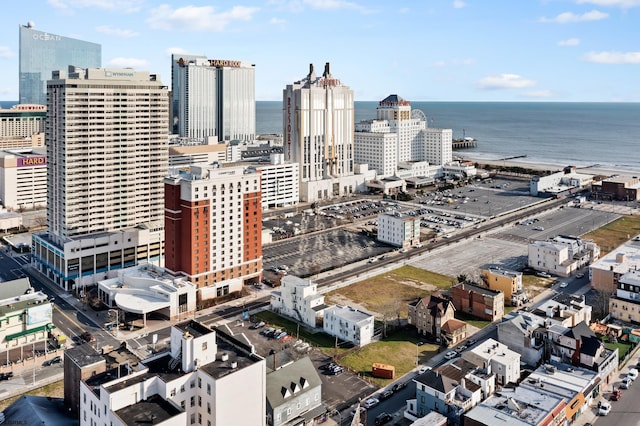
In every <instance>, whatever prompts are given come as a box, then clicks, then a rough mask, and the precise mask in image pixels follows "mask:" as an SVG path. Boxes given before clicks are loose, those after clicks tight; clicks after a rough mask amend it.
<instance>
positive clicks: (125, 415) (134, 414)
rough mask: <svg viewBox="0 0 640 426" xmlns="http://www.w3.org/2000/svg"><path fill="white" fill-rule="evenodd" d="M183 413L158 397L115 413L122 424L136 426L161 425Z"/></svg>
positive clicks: (154, 396) (153, 396) (155, 396)
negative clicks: (146, 425)
mask: <svg viewBox="0 0 640 426" xmlns="http://www.w3.org/2000/svg"><path fill="white" fill-rule="evenodd" d="M183 412H184V411H183V410H182V409H180V408H179V407H177V406H175V405H173V403H171V402H169V401H167V400H164V399H162V398H161V397H160V396H158V395H152V396H150V397H149V398H147V399H143V400H141V401H138V402H136V403H135V404H132V405H129V406H127V407H124V408H121V409H119V410H117V411H116V412H115V413H116V414H117V415H118V417H119V418H120V419H122V421H123V422H124V424H126V425H129V426H138V425H141V424H161V423H162V422H167V421H168V420H169V419H171V418H173V417H175V416H177V415H179V414H181V413H183ZM185 420H186V418H185ZM167 424H169V423H167Z"/></svg>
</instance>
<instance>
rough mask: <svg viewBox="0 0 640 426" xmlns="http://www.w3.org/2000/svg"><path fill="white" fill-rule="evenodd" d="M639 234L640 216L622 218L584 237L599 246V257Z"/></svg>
mask: <svg viewBox="0 0 640 426" xmlns="http://www.w3.org/2000/svg"><path fill="white" fill-rule="evenodd" d="M638 234H640V216H624V217H621V218H620V219H617V220H614V221H613V222H611V223H608V224H606V225H604V226H603V227H601V228H598V229H596V230H595V231H592V232H589V233H588V234H586V235H584V238H585V239H589V240H593V242H595V243H596V244H598V245H599V246H600V257H602V256H604V255H606V254H607V253H609V252H611V251H612V250H613V249H615V248H616V247H618V246H619V245H620V244H622V243H624V242H626V241H627V240H628V239H629V238H630V237H634V236H635V235H638Z"/></svg>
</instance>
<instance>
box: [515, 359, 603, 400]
mask: <svg viewBox="0 0 640 426" xmlns="http://www.w3.org/2000/svg"><path fill="white" fill-rule="evenodd" d="M596 376H597V372H595V371H592V370H587V369H585V368H579V367H574V366H571V365H567V364H560V363H551V364H546V365H541V366H540V367H538V368H537V369H536V370H535V371H534V372H533V373H531V374H530V375H529V377H528V378H527V379H525V380H524V381H523V382H522V383H521V386H525V387H529V388H530V389H533V390H536V391H538V392H542V391H544V392H550V393H553V394H555V395H558V396H560V397H562V398H567V400H569V401H570V400H572V399H573V398H574V397H575V396H576V395H578V394H579V393H581V392H583V391H584V390H585V389H586V388H587V387H588V386H589V385H590V384H591V383H592V382H593V381H594V380H595V378H596Z"/></svg>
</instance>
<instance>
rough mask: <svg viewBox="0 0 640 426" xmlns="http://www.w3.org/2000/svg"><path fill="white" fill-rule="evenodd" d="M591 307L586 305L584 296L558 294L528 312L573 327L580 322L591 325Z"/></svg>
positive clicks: (551, 321) (553, 322) (554, 322)
mask: <svg viewBox="0 0 640 426" xmlns="http://www.w3.org/2000/svg"><path fill="white" fill-rule="evenodd" d="M591 311H592V307H591V305H587V303H586V301H585V297H584V295H580V296H577V295H574V294H566V293H558V294H556V295H555V296H553V297H552V298H551V299H547V300H543V301H542V302H540V303H537V304H536V305H535V306H532V307H531V310H530V312H531V313H532V314H534V315H538V316H540V317H541V318H543V319H545V320H547V321H548V323H550V324H561V325H563V326H565V327H574V326H576V325H578V324H579V323H581V322H584V323H586V324H587V325H589V324H590V323H591Z"/></svg>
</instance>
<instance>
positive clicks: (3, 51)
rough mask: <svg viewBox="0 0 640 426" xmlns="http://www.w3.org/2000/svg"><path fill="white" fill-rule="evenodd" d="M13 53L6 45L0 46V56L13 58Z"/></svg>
mask: <svg viewBox="0 0 640 426" xmlns="http://www.w3.org/2000/svg"><path fill="white" fill-rule="evenodd" d="M13 56H14V53H13V52H12V51H11V49H9V48H8V47H7V46H0V58H2V59H9V58H13Z"/></svg>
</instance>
